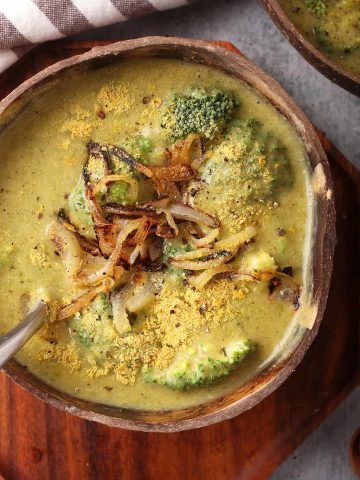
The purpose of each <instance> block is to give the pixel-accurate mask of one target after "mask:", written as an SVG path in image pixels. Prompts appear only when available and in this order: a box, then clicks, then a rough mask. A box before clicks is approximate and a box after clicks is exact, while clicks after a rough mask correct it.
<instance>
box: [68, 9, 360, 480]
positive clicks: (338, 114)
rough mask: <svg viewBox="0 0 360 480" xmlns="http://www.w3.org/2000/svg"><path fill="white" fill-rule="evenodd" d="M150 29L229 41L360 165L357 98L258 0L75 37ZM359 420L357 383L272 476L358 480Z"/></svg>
mask: <svg viewBox="0 0 360 480" xmlns="http://www.w3.org/2000/svg"><path fill="white" fill-rule="evenodd" d="M146 35H171V36H183V37H190V38H199V39H213V40H228V41H230V42H232V43H233V44H234V45H236V46H237V47H238V48H240V50H242V52H243V53H244V54H246V56H247V57H248V58H249V59H250V60H252V61H253V62H255V63H256V64H258V65H259V66H260V67H261V68H263V69H264V70H265V71H266V72H268V73H269V74H270V75H271V76H272V77H274V78H275V79H276V80H278V81H279V82H280V83H281V84H282V86H283V87H284V88H285V89H286V90H287V91H288V92H289V93H290V94H291V95H292V96H293V98H294V99H295V100H296V102H297V103H298V104H299V105H300V106H301V107H302V109H303V110H304V111H305V113H306V114H307V115H308V117H309V118H310V120H311V121H312V122H313V123H314V124H315V125H316V126H317V127H318V128H320V129H321V130H323V131H325V132H326V133H327V135H328V137H329V138H330V139H331V140H332V141H333V142H334V143H335V144H336V145H337V147H339V148H340V150H341V151H342V152H343V153H344V154H345V155H346V156H347V158H348V159H349V160H351V161H352V162H353V163H354V164H355V165H357V167H358V168H360V142H359V136H360V99H359V98H357V97H355V96H353V95H351V94H350V93H348V92H346V91H345V90H342V89H341V88H340V87H338V86H337V85H335V84H332V83H331V82H330V81H329V80H327V79H326V78H325V77H323V76H322V75H321V74H320V73H318V72H317V71H316V70H315V69H313V68H312V67H311V66H310V65H309V64H308V63H307V62H306V61H305V60H304V59H303V58H302V57H301V56H300V55H299V54H298V53H297V51H296V50H295V49H293V48H292V47H291V45H289V44H288V42H287V41H286V40H285V38H284V37H283V36H282V35H281V33H280V32H279V31H278V30H277V28H276V27H275V26H274V25H273V24H272V22H271V20H270V19H269V18H268V16H267V15H266V13H265V11H264V10H263V8H262V6H261V5H260V2H259V1H258V0H223V1H221V0H203V1H199V2H198V3H195V4H193V5H191V6H189V7H185V8H181V9H177V10H172V11H168V12H161V13H156V14H153V15H150V16H148V17H144V18H139V19H136V20H132V21H130V22H127V23H122V24H116V25H112V26H110V27H105V28H101V29H97V30H95V31H91V32H87V33H85V34H81V35H77V36H76V38H78V39H80V38H82V39H114V40H121V39H127V38H135V37H142V36H146ZM358 426H360V390H359V389H358V390H357V391H356V392H354V393H353V394H352V395H351V396H350V397H349V398H348V399H347V400H346V401H345V402H344V403H343V404H342V405H341V406H340V407H339V408H338V409H337V410H336V411H335V412H334V413H333V415H332V416H330V417H329V418H328V419H327V421H326V422H325V423H324V424H323V425H322V426H321V427H320V428H319V429H318V430H317V431H316V432H314V433H313V434H312V435H311V436H310V437H308V439H307V440H306V441H305V442H304V443H303V444H302V445H301V446H300V447H299V448H298V449H297V450H296V451H295V452H294V453H293V455H291V456H290V457H289V458H288V459H287V460H286V461H285V462H284V463H283V464H282V465H281V466H280V467H279V468H278V470H277V471H276V472H274V473H273V475H272V476H271V480H354V479H355V478H356V477H355V476H354V474H353V473H352V471H351V468H350V467H349V464H348V458H347V447H348V445H349V441H350V438H351V435H352V433H353V431H354V430H355V429H356V428H357V427H358ZM234 480H235V479H234Z"/></svg>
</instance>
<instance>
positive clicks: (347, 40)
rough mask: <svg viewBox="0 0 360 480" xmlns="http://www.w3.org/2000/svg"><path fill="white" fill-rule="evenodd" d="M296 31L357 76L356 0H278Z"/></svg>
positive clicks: (359, 14) (359, 29)
mask: <svg viewBox="0 0 360 480" xmlns="http://www.w3.org/2000/svg"><path fill="white" fill-rule="evenodd" d="M279 3H280V5H281V7H282V8H283V9H284V11H285V13H286V14H287V15H288V17H289V19H290V20H291V21H292V22H293V23H294V24H295V26H296V27H297V28H298V29H299V30H300V32H301V33H302V34H303V35H304V36H305V37H306V39H307V40H309V41H310V42H311V43H312V44H313V45H314V46H315V47H317V48H318V49H319V50H321V51H322V52H323V53H324V54H325V55H326V56H327V57H329V58H330V59H331V60H333V61H334V62H335V63H337V64H338V65H340V66H341V67H342V68H344V69H345V70H347V71H348V72H350V73H352V74H354V75H356V76H360V0H279Z"/></svg>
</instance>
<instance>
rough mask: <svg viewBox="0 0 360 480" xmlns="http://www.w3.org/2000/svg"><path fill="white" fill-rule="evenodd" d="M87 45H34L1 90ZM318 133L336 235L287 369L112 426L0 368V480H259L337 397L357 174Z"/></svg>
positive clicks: (348, 326)
mask: <svg viewBox="0 0 360 480" xmlns="http://www.w3.org/2000/svg"><path fill="white" fill-rule="evenodd" d="M99 43H100V44H103V43H108V42H98V43H97V44H99ZM93 45H94V43H88V42H86V43H82V42H80V43H79V42H78V43H61V42H56V43H52V44H49V45H44V46H41V47H39V48H38V49H36V50H34V51H33V52H31V53H30V54H28V55H27V56H26V57H24V58H23V59H22V60H21V61H20V62H19V63H18V64H16V65H15V66H14V67H12V68H11V69H10V70H8V71H7V72H5V73H4V74H3V75H2V76H1V77H0V96H4V95H6V94H7V93H8V92H9V91H10V90H12V89H13V88H14V87H15V86H16V85H18V84H19V83H20V82H22V81H23V80H24V79H25V78H28V77H29V76H31V75H33V74H34V73H35V72H37V71H39V70H40V69H41V68H43V67H45V66H47V65H50V64H51V63H53V62H54V61H57V60H60V59H61V58H65V57H68V56H71V55H74V54H77V53H82V52H83V51H85V50H87V49H89V48H91V47H92V46H93ZM223 45H224V44H223ZM225 46H226V48H231V49H232V50H233V51H235V50H234V47H232V46H230V45H227V44H225ZM319 137H320V139H321V141H322V144H323V146H324V149H325V151H326V152H327V154H328V157H329V160H330V165H331V170H332V174H333V179H334V187H335V200H336V210H337V225H336V228H337V236H338V244H337V247H336V252H335V259H334V274H333V278H332V284H331V290H330V296H329V302H328V307H327V310H326V314H325V317H324V320H323V322H322V325H321V327H320V331H319V335H318V337H317V338H316V340H315V342H314V344H313V345H312V347H311V348H310V350H309V351H308V353H307V354H306V357H305V359H304V361H303V362H302V363H301V365H300V366H299V367H298V368H297V369H296V371H295V372H294V373H293V374H292V375H291V376H290V378H289V379H288V380H287V381H286V382H285V383H284V384H283V385H282V386H281V387H280V388H279V389H278V390H277V391H276V392H274V393H273V394H272V395H271V396H269V397H268V398H266V399H265V400H264V401H263V402H262V403H260V404H259V405H257V406H256V407H255V408H253V409H252V410H250V411H248V412H246V413H244V414H242V415H240V416H238V417H237V418H235V419H232V420H229V421H226V422H222V423H219V424H216V425H212V426H209V427H206V428H202V429H198V430H191V431H185V432H180V433H176V434H163V433H141V432H131V431H124V430H119V429H111V428H109V427H106V426H104V425H100V424H96V423H92V422H88V421H84V420H82V419H79V418H76V417H73V416H71V415H69V414H65V413H62V412H59V411H58V410H56V409H54V408H53V407H50V406H48V405H46V404H45V403H43V402H41V401H40V400H37V399H35V398H34V397H32V396H31V395H30V394H29V393H27V392H25V391H23V390H22V389H21V388H20V387H18V386H17V385H15V384H14V383H13V382H11V381H10V380H9V379H8V378H7V377H6V376H5V375H4V374H0V406H1V408H0V480H2V479H1V475H2V476H3V477H4V478H5V479H6V480H23V479H25V480H28V479H29V480H33V479H36V480H37V479H41V480H64V479H66V480H68V479H69V480H93V479H96V480H97V479H100V480H102V479H120V478H121V479H122V480H152V479H154V480H155V479H156V480H163V479H164V480H165V479H166V480H168V479H169V478H171V480H180V479H181V480H193V479H200V478H204V479H206V480H227V479H229V480H235V479H241V480H261V479H265V478H267V476H268V475H269V474H270V472H271V471H272V470H273V469H274V468H275V467H276V466H277V465H278V464H279V463H280V462H281V461H282V460H284V458H285V457H286V456H287V455H288V454H289V453H290V452H291V451H292V450H293V449H294V448H295V447H296V446H297V445H298V444H299V443H301V441H302V440H303V439H304V438H305V437H306V436H307V435H308V434H309V433H310V432H311V431H312V430H313V429H315V428H316V427H317V426H318V425H319V423H320V422H321V421H322V420H323V419H324V418H326V416H327V415H328V414H329V413H330V412H331V411H332V410H333V409H334V408H335V407H336V405H337V404H338V403H339V402H340V401H341V400H342V399H343V398H345V396H346V395H347V394H348V393H349V392H350V391H351V389H352V388H353V387H354V386H355V384H356V383H357V382H358V380H359V371H360V370H359V364H360V362H359V324H358V321H359V305H358V292H359V271H360V270H359V250H358V240H359V225H358V219H359V190H360V177H359V173H358V172H357V170H356V169H355V167H353V166H352V165H351V164H350V163H349V162H348V161H347V160H346V158H345V157H343V156H342V155H341V153H340V152H339V151H338V150H336V148H335V147H334V146H333V145H332V144H331V143H330V142H329V141H328V140H327V139H326V137H325V136H324V135H323V134H321V133H320V132H319Z"/></svg>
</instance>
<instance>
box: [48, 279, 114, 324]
mask: <svg viewBox="0 0 360 480" xmlns="http://www.w3.org/2000/svg"><path fill="white" fill-rule="evenodd" d="M112 286H113V282H112V281H111V280H110V279H109V278H106V279H103V280H102V282H101V284H99V285H97V286H96V287H95V288H92V289H90V290H88V291H87V292H85V293H83V294H82V295H80V296H79V297H76V298H74V299H73V300H72V301H71V302H70V303H69V304H67V305H64V306H63V307H62V308H61V310H60V312H59V315H58V318H57V320H59V321H61V320H66V319H67V318H69V317H72V316H73V315H75V314H76V313H77V312H79V311H80V310H82V309H83V308H85V307H87V306H88V305H89V304H90V303H91V302H92V301H93V300H94V299H95V297H96V296H97V295H99V293H102V292H108V291H109V290H110V289H111V288H112Z"/></svg>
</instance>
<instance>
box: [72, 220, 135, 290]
mask: <svg viewBox="0 0 360 480" xmlns="http://www.w3.org/2000/svg"><path fill="white" fill-rule="evenodd" d="M139 225H140V220H139V219H137V220H128V221H127V223H126V224H124V226H123V228H122V229H121V230H120V233H119V235H118V237H117V240H116V245H115V248H114V250H113V251H112V253H111V255H110V257H109V259H108V260H107V262H106V264H105V266H104V267H103V268H101V269H100V270H98V271H97V272H95V273H93V274H90V275H88V276H87V277H82V278H79V280H80V281H81V282H82V283H84V284H91V283H97V282H99V281H101V280H102V279H103V278H104V277H107V276H112V275H113V273H114V268H115V266H116V265H117V263H118V262H119V260H120V258H121V250H122V248H123V245H124V242H125V240H126V239H127V237H128V236H129V235H130V233H132V232H133V231H134V230H136V229H137V228H138V227H139Z"/></svg>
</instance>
